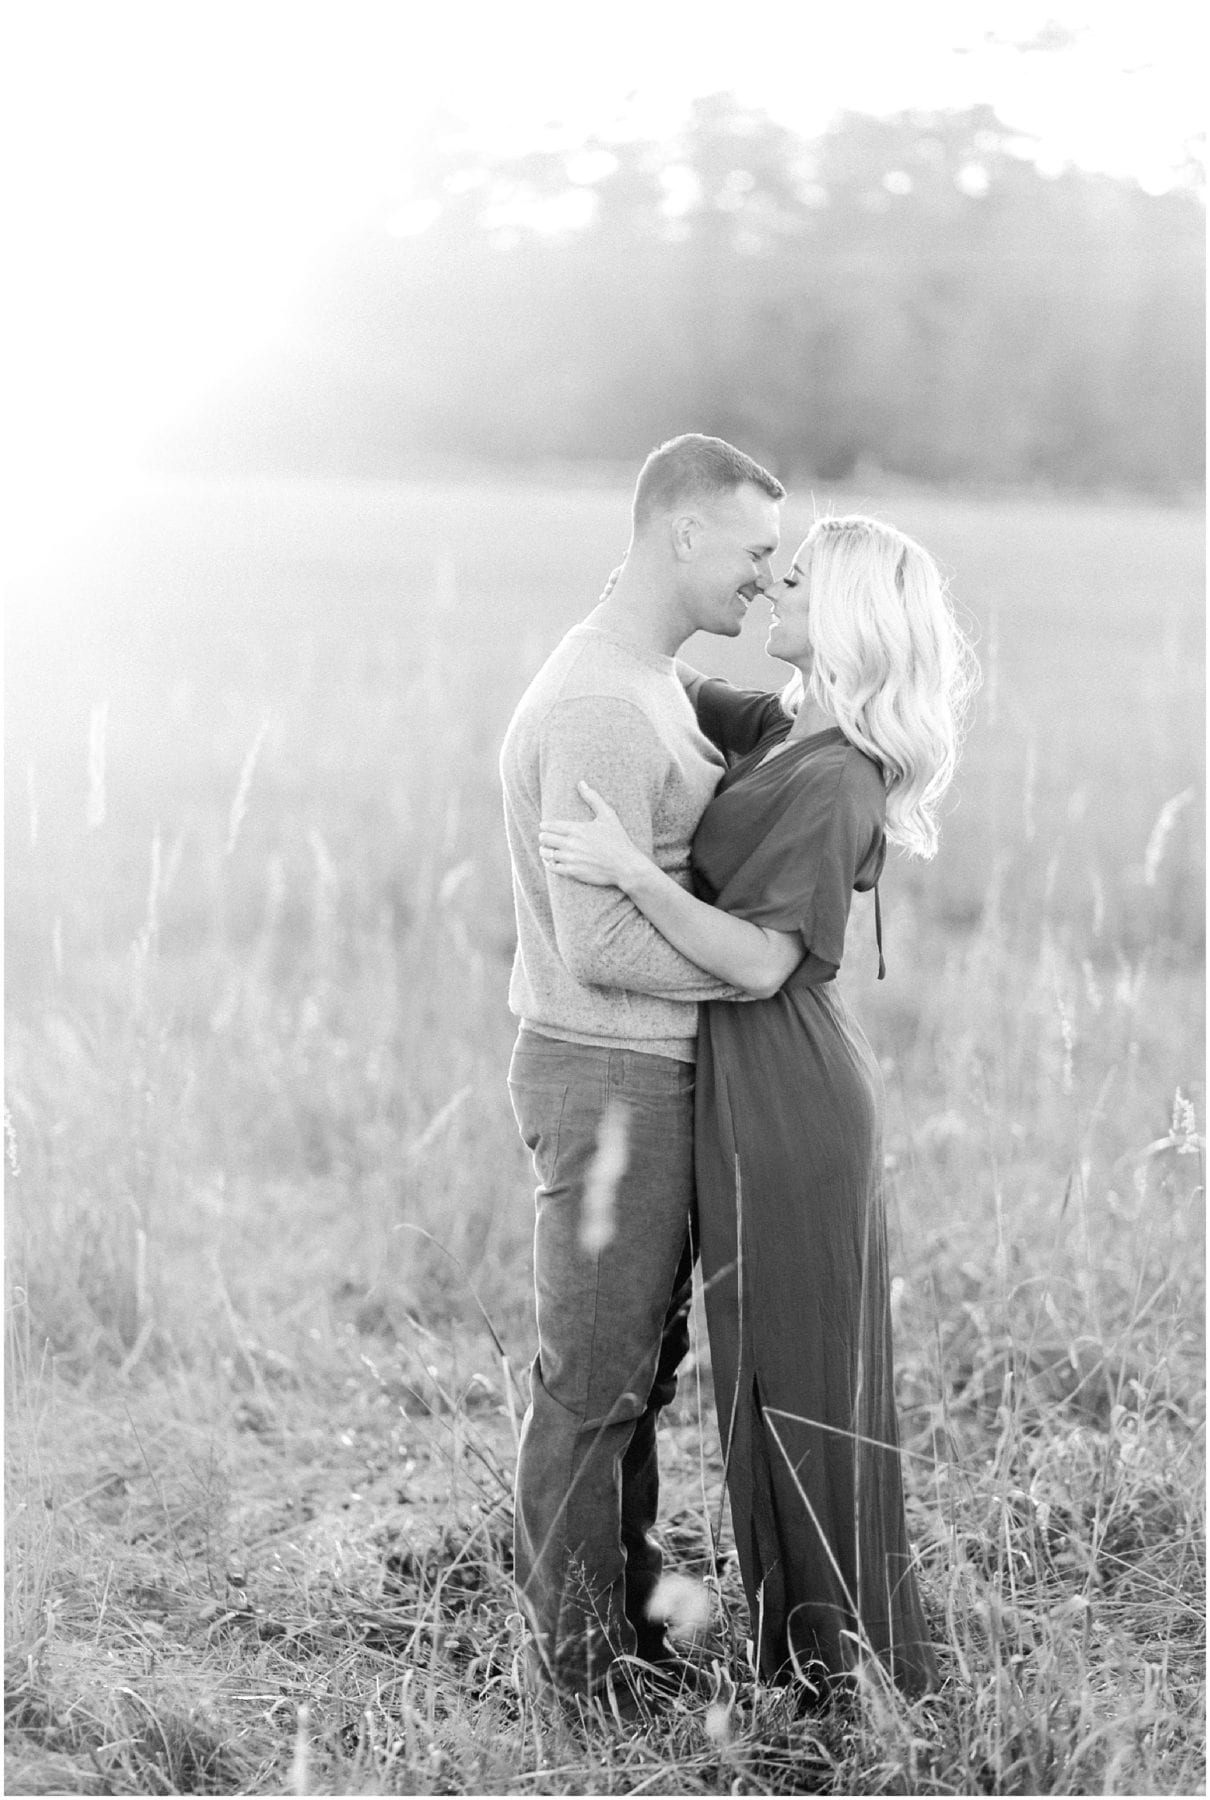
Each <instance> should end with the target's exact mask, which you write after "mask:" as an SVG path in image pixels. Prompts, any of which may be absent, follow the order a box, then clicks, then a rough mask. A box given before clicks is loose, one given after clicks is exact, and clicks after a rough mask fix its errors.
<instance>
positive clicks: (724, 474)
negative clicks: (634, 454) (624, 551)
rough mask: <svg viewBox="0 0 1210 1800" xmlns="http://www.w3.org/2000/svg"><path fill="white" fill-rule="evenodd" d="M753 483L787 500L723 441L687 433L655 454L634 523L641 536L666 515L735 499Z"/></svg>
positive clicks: (640, 487)
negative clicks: (690, 505) (712, 500)
mask: <svg viewBox="0 0 1210 1800" xmlns="http://www.w3.org/2000/svg"><path fill="white" fill-rule="evenodd" d="M749 482H751V484H752V485H753V486H754V487H758V488H760V489H761V490H762V491H763V492H764V493H766V494H768V496H769V498H770V499H771V500H784V499H785V497H786V490H785V488H784V487H783V486H782V484H781V482H780V481H779V480H778V479H777V477H776V475H770V473H769V471H768V469H762V468H761V466H760V464H759V463H758V462H753V460H752V458H751V457H750V456H745V455H744V453H743V451H742V450H737V449H736V448H735V445H734V444H728V443H726V442H725V441H724V440H723V439H722V438H716V437H702V436H701V434H700V433H699V432H696V431H687V432H685V433H684V435H683V436H681V437H674V438H669V440H668V442H667V443H666V444H661V445H660V447H659V449H658V450H653V451H652V452H651V455H650V456H649V457H648V458H647V461H646V462H645V463H644V464H643V467H642V468H641V469H640V470H639V479H638V481H637V482H636V483H635V489H634V505H633V508H632V517H633V520H634V528H635V530H636V531H639V530H641V529H642V527H643V526H644V525H646V524H647V523H648V522H649V521H650V520H651V519H654V518H656V517H657V516H658V515H659V514H660V513H667V512H674V511H675V510H676V508H677V507H678V506H683V505H684V504H685V503H686V502H690V501H693V500H702V499H706V498H707V497H708V496H709V495H712V494H727V493H733V492H734V491H735V489H736V488H741V487H744V486H745V485H746V484H747V483H749Z"/></svg>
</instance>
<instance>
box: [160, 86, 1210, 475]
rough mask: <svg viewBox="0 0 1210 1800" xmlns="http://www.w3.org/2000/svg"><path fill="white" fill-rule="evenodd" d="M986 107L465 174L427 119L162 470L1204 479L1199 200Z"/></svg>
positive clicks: (1191, 187) (618, 150)
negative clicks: (373, 200)
mask: <svg viewBox="0 0 1210 1800" xmlns="http://www.w3.org/2000/svg"><path fill="white" fill-rule="evenodd" d="M1032 148H1033V147H1032V145H1031V144H1030V142H1029V140H1027V139H1024V138H1023V137H1022V136H1021V134H1019V133H1017V132H1015V131H1014V130H1013V129H1012V128H1011V127H1010V126H1008V125H1006V124H1005V123H1004V122H1003V121H1002V120H1000V119H999V118H998V117H997V116H996V114H995V113H994V112H993V111H992V110H991V109H990V108H989V107H986V106H976V107H972V108H969V109H966V110H964V111H960V112H932V113H921V112H906V113H901V114H898V115H896V116H894V117H868V116H864V115H859V114H846V115H843V116H841V117H839V118H837V119H836V121H835V122H834V123H833V124H832V126H831V127H830V128H829V129H828V130H827V131H826V132H825V133H824V134H823V135H822V136H820V137H818V138H815V139H811V140H808V139H804V138H802V137H800V136H798V135H796V134H795V133H794V132H792V131H790V130H789V129H788V128H787V127H785V126H784V125H781V124H779V123H778V122H776V121H775V120H773V119H771V118H770V117H768V116H767V115H766V114H764V113H762V112H759V111H756V110H753V109H750V108H747V107H745V106H743V105H741V104H740V103H739V102H738V101H737V100H736V99H735V98H734V97H733V96H731V95H726V94H719V95H714V96H711V97H710V98H707V99H704V100H699V101H697V102H695V103H694V105H693V108H692V110H691V112H690V114H689V116H688V117H687V119H686V120H685V122H684V125H683V128H682V130H681V132H680V133H679V136H678V137H677V139H676V140H675V141H674V142H668V141H663V142H655V141H653V140H648V139H642V138H638V137H629V138H628V137H623V136H619V137H617V138H616V139H614V140H610V141H603V140H600V139H598V140H593V141H590V142H587V143H583V144H579V145H574V146H569V145H567V144H566V143H552V144H547V145H544V146H541V147H538V148H535V149H533V150H530V151H528V152H526V153H524V154H513V155H505V154H502V153H499V152H496V153H488V152H487V151H486V150H484V149H483V148H482V147H481V146H479V145H477V144H476V142H475V140H474V137H473V135H472V134H471V133H470V132H469V131H468V130H466V129H465V128H459V127H458V125H457V124H456V122H454V121H450V120H447V121H444V122H442V121H433V120H430V121H427V122H426V124H425V126H424V128H423V130H422V131H419V132H418V133H417V137H416V140H415V142H414V144H413V145H412V149H411V154H410V156H409V157H408V168H409V183H408V186H407V188H406V189H405V190H404V191H402V192H401V193H400V194H399V195H398V196H395V197H393V198H392V201H391V203H390V205H387V206H384V208H383V211H382V216H381V218H380V219H379V220H377V221H376V222H375V224H374V225H373V226H372V227H370V228H367V229H366V230H364V231H363V232H361V233H359V234H357V235H356V236H355V237H351V238H349V239H347V240H345V241H344V242H342V243H340V244H338V245H334V246H332V247H331V248H330V249H329V251H328V252H327V253H326V254H325V257H324V258H323V260H322V262H321V263H319V264H318V265H317V266H316V267H315V269H314V270H313V272H312V276H311V278H310V280H309V281H308V283H307V284H306V286H305V288H304V289H303V291H301V292H300V294H299V296H298V299H297V305H296V309H295V317H294V321H293V330H292V334H291V342H290V346H289V348H288V349H279V350H278V351H277V352H275V353H274V354H273V355H272V356H270V357H267V358H264V359H263V360H262V361H261V362H260V363H259V364H258V365H257V366H255V367H250V368H248V369H245V370H244V371H242V372H241V373H240V375H239V377H238V378H236V379H234V380H233V381H232V382H231V384H230V385H229V386H228V387H227V388H226V389H225V390H224V391H222V392H220V393H216V394H213V395H212V396H211V397H210V398H209V401H208V403H207V405H206V407H205V408H204V409H203V410H202V411H200V412H199V413H198V414H197V415H196V416H194V417H193V418H191V419H189V420H182V421H179V422H178V424H177V425H176V426H175V427H174V428H173V430H172V431H170V432H168V433H165V434H164V436H163V437H162V438H161V440H160V443H159V445H158V446H157V454H158V456H159V458H160V460H162V461H165V462H168V463H174V464H177V465H180V464H182V463H183V464H189V465H192V466H199V465H203V466H215V465H220V466H231V465H238V466H243V467H259V468H294V469H304V470H309V471H324V472H344V473H359V474H377V475H385V474H393V473H398V472H403V471H407V470H411V469H414V468H416V467H417V466H420V465H423V463H424V461H425V459H426V458H432V457H439V456H446V455H449V456H458V457H470V458H475V459H487V460H494V461H500V462H517V461H525V462H534V461H545V460H552V459H559V460H569V461H576V460H593V461H600V460H610V461H612V460H624V461H627V462H633V461H634V460H635V459H636V458H639V457H641V456H642V455H644V454H645V453H646V451H647V450H648V449H649V448H650V447H651V446H652V445H653V444H655V443H657V442H659V441H660V440H661V439H662V438H664V437H667V436H669V435H671V434H672V433H675V432H678V431H682V430H699V431H708V432H715V433H717V434H719V435H720V436H723V437H728V438H731V439H733V440H734V441H735V442H737V443H739V444H741V445H742V446H743V447H744V448H745V449H747V450H749V451H750V452H751V453H752V454H754V455H756V456H759V457H761V458H762V459H764V460H766V461H767V462H768V463H769V464H770V466H772V467H774V468H775V469H776V470H777V471H778V472H779V473H780V474H781V475H782V476H783V478H784V479H786V480H794V481H801V480H803V479H808V478H811V477H814V478H816V479H818V480H821V481H822V480H843V479H846V478H848V477H850V476H852V475H853V474H854V472H855V471H857V470H859V469H861V468H863V467H864V468H869V467H878V468H882V469H885V470H888V471H895V472H898V473H901V474H903V475H906V476H911V477H917V478H923V479H926V480H987V481H993V482H1045V483H1049V484H1054V485H1059V486H1070V487H1086V488H1096V487H1102V488H1104V487H1131V488H1136V489H1140V490H1147V491H1153V492H1159V493H1177V492H1182V491H1187V490H1188V489H1190V488H1191V487H1193V486H1195V485H1196V484H1198V483H1200V482H1201V481H1203V480H1204V474H1205V450H1204V402H1203V393H1204V379H1205V338H1204V329H1203V308H1204V250H1203V245H1204V218H1205V214H1204V205H1203V199H1202V195H1201V193H1200V191H1199V190H1198V187H1197V183H1196V180H1195V179H1194V178H1193V176H1192V175H1190V176H1189V177H1188V178H1187V179H1185V180H1184V181H1178V182H1177V183H1176V184H1175V185H1174V186H1173V187H1172V188H1171V189H1170V190H1169V191H1167V192H1165V193H1160V194H1153V193H1149V192H1146V191H1144V190H1143V189H1142V188H1141V187H1140V186H1139V185H1138V184H1137V183H1134V182H1132V181H1128V180H1124V179H1118V178H1115V177H1111V176H1108V175H1104V174H1096V173H1092V172H1089V171H1086V170H1081V169H1077V168H1074V167H1069V168H1067V169H1065V170H1063V171H1062V172H1060V173H1058V174H1052V173H1047V172H1046V171H1044V170H1043V169H1042V168H1041V167H1039V165H1038V162H1037V161H1036V160H1035V158H1034V156H1033V154H1032Z"/></svg>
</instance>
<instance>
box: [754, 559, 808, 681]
mask: <svg viewBox="0 0 1210 1800" xmlns="http://www.w3.org/2000/svg"><path fill="white" fill-rule="evenodd" d="M810 559H811V550H810V539H809V538H808V539H807V540H806V541H805V542H803V543H802V544H800V545H799V547H798V551H797V554H796V555H795V558H794V561H793V562H792V563H791V564H790V567H789V568H788V569H787V570H786V572H785V574H784V575H783V576H782V578H781V580H780V581H775V582H774V583H773V586H772V587H771V588H770V589H769V590H768V594H767V598H768V600H769V602H770V604H771V605H772V607H773V621H772V623H771V625H770V626H769V635H768V637H767V638H766V640H765V649H766V650H767V651H768V653H769V655H770V656H776V657H777V658H778V660H779V661H780V662H787V663H793V664H794V666H795V668H799V669H804V668H805V666H809V664H810V661H811V637H810V632H809V630H808V615H809V611H810V595H811V560H810Z"/></svg>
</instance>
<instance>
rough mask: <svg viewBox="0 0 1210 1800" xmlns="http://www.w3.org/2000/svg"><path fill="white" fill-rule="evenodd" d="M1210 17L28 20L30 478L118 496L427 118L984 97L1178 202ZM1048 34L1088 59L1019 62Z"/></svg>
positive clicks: (365, 13) (16, 80) (471, 7)
mask: <svg viewBox="0 0 1210 1800" xmlns="http://www.w3.org/2000/svg"><path fill="white" fill-rule="evenodd" d="M1200 18H1201V9H1198V8H1195V7H1192V6H1190V5H1188V4H1187V3H1186V0H1147V3H1146V4H1145V5H1144V4H1140V3H1139V0H1130V3H1129V4H1115V0H1053V3H1052V4H1050V5H1046V4H1038V5H1035V4H1032V3H1031V0H926V4H925V5H924V6H908V5H904V4H903V3H902V0H898V3H897V4H893V5H891V4H886V5H871V4H869V3H868V0H867V4H865V5H861V6H852V7H842V6H839V5H830V6H828V7H826V8H825V7H822V6H821V7H817V8H816V7H811V6H809V5H808V4H807V0H765V3H764V4H761V5H757V6H754V7H750V8H738V7H735V6H726V7H722V6H720V7H719V8H717V9H714V8H710V7H708V6H707V5H705V4H703V0H693V3H692V4H688V3H684V0H666V3H664V4H661V0H608V3H602V4H599V5H598V6H596V7H587V6H584V5H573V4H570V3H569V0H510V3H509V4H501V0H488V3H485V0H464V3H462V4H456V3H455V4H450V3H448V0H446V3H445V4H442V0H396V3H395V4H388V3H385V0H377V3H372V0H290V3H288V4H287V3H285V0H238V3H235V4H233V3H232V0H204V3H199V0H154V3H149V0H143V3H141V4H140V3H137V0H75V3H74V4H73V3H67V4H57V5H56V4H53V3H52V0H46V3H45V4H32V5H27V6H25V7H24V8H22V9H17V11H16V17H15V21H14V23H13V24H12V25H11V26H10V31H9V58H8V60H9V64H10V78H9V79H10V86H11V87H12V89H13V90H14V91H13V93H12V94H11V96H10V98H9V101H8V106H7V124H6V126H5V130H6V132H7V134H8V139H9V143H8V150H9V155H8V162H7V166H8V168H9V169H10V171H11V172H12V176H13V178H12V179H10V194H11V199H10V215H9V227H10V230H9V240H10V242H12V241H13V239H14V238H15V240H16V244H17V248H18V257H17V260H16V261H15V262H14V263H12V264H10V266H11V267H13V268H16V269H17V270H18V271H19V281H20V288H19V291H18V293H17V295H16V304H15V310H14V311H11V312H10V331H9V339H10V343H12V344H13V345H15V346H16V347H17V355H18V359H19V360H18V365H17V367H16V369H15V371H14V373H13V375H12V376H10V380H9V412H10V417H11V418H12V419H13V422H14V426H15V430H14V440H15V443H16V445H17V448H18V453H19V463H20V466H21V470H22V472H23V474H24V476H25V478H26V485H27V486H28V487H31V488H32V487H33V486H35V485H41V486H42V487H43V488H44V487H46V485H47V484H48V483H49V484H53V485H54V486H55V488H56V490H57V492H58V494H59V496H60V499H62V496H63V495H64V494H65V492H66V491H67V489H68V488H69V487H71V488H72V490H73V493H74V500H73V505H76V506H78V504H79V502H80V500H81V498H82V497H83V496H84V495H86V494H91V496H92V498H93V500H94V501H96V502H98V503H99V501H100V499H101V498H103V497H104V493H105V481H104V480H103V479H102V478H101V477H100V476H98V474H97V471H98V469H100V468H104V469H106V470H107V471H108V481H109V484H110V486H112V485H113V484H114V483H120V482H121V480H122V479H124V474H125V471H126V470H127V469H128V468H129V467H130V466H131V464H132V463H133V461H134V459H135V456H136V453H137V447H138V443H139V441H140V439H141V437H142V436H143V434H144V433H145V432H146V431H147V429H148V428H149V427H151V426H154V424H155V423H156V422H157V421H159V420H161V419H165V418H170V417H171V416H172V415H173V414H174V412H176V411H177V409H178V408H179V407H180V406H181V405H182V403H185V402H187V401H188V399H189V397H190V396H191V395H194V394H197V393H199V392H202V391H204V389H205V387H206V386H207V384H208V383H209V382H210V381H212V380H213V379H214V378H215V376H216V375H219V374H221V373H222V372H223V371H224V370H225V369H227V368H230V367H231V366H232V365H233V364H235V363H237V362H238V361H239V360H240V358H241V357H242V355H244V354H245V353H246V352H248V351H250V350H254V349H255V348H256V347H257V346H258V345H259V344H261V343H264V342H266V341H268V340H271V339H272V337H273V335H274V333H275V331H276V329H277V327H278V325H279V321H280V320H281V318H282V315H283V312H284V309H285V307H286V304H287V301H288V298H289V295H290V292H291V289H292V286H293V284H294V282H295V281H296V279H297V277H298V274H299V271H300V270H301V268H302V267H303V266H304V265H305V262H306V260H307V257H308V255H309V253H310V252H311V251H312V250H313V249H314V247H315V246H316V245H317V244H319V243H321V242H322V241H323V240H324V239H325V238H327V237H329V236H331V235H332V234H333V233H334V232H338V231H340V230H342V229H344V228H347V227H348V226H350V225H351V224H355V223H356V222H357V221H358V220H359V219H361V218H363V217H364V216H365V215H366V214H367V213H368V212H369V211H370V210H372V208H373V206H374V204H375V202H376V200H377V199H378V198H379V196H380V194H382V193H383V192H384V191H391V190H395V191H397V190H398V187H399V181H400V177H401V175H402V174H404V173H405V169H404V166H403V160H402V159H403V151H402V145H403V143H404V141H405V140H406V137H407V134H408V132H409V130H410V129H411V127H412V125H413V123H414V121H415V120H416V118H417V116H423V115H424V114H426V113H427V112H428V111H429V110H430V109H431V108H432V107H433V106H434V105H444V106H446V107H448V108H449V109H450V110H451V111H452V112H454V113H456V114H458V115H460V116H462V117H466V118H468V119H470V120H472V121H473V122H474V123H475V124H476V125H477V126H479V127H481V128H486V129H489V130H490V131H491V133H492V134H493V135H494V136H496V137H498V138H499V139H501V140H503V141H507V142H512V143H516V144H518V145H523V144H525V143H528V142H530V141H532V139H533V138H534V136H535V135H537V134H538V133H540V131H541V128H542V127H543V125H545V124H546V123H548V122H551V121H560V122H563V123H565V124H567V125H568V126H570V127H571V129H572V130H573V132H580V131H582V132H583V133H584V134H585V135H588V134H589V133H591V132H594V131H595V132H608V131H609V130H610V128H611V127H612V126H614V125H615V124H616V123H617V122H618V121H619V120H620V119H621V118H622V117H623V116H624V115H627V116H629V117H631V118H632V119H633V120H634V121H635V124H636V125H637V126H638V127H640V128H642V129H645V130H647V131H650V132H652V133H654V134H660V133H661V132H664V131H671V130H672V129H674V128H675V125H676V123H677V121H678V119H679V118H680V117H681V116H682V115H683V112H684V110H685V108H686V106H687V103H688V101H689V100H690V99H691V98H692V97H693V96H694V95H698V94H707V93H711V92H714V91H716V90H718V89H723V88H729V89H733V90H734V91H736V92H737V93H738V94H739V95H740V97H741V98H742V99H744V100H746V101H748V102H750V103H752V104H755V105H759V106H763V107H765V108H766V109H767V110H768V111H770V112H771V113H773V114H774V115H775V116H776V117H778V118H780V119H782V120H783V121H784V122H785V123H786V124H788V125H790V126H792V127H793V128H795V129H796V130H798V131H801V132H802V133H804V134H807V135H810V134H812V133H814V132H817V131H819V130H820V129H822V128H823V126H824V125H826V123H827V121H828V119H829V118H830V117H831V116H832V115H833V114H834V113H835V112H836V111H838V110H840V109H841V108H849V109H854V110H859V111H871V112H879V111H891V110H898V109H900V108H904V107H910V106H926V107H930V106H961V105H966V104H969V103H971V102H974V101H976V100H986V101H989V102H991V103H992V104H993V105H994V106H996V108H997V109H998V110H999V112H1000V114H1001V116H1002V117H1004V118H1005V119H1006V120H1007V121H1008V122H1009V123H1012V124H1015V125H1019V126H1021V127H1022V128H1023V129H1026V130H1029V131H1032V132H1034V133H1036V134H1038V135H1039V136H1040V137H1041V138H1042V139H1043V141H1044V145H1045V150H1046V155H1047V157H1048V158H1049V159H1051V160H1053V162H1054V163H1055V164H1056V165H1058V164H1061V163H1062V162H1063V161H1064V160H1067V159H1071V160H1075V161H1078V162H1081V163H1085V164H1088V165H1089V166H1094V167H1099V168H1105V169H1109V170H1112V171H1114V172H1116V173H1122V174H1133V175H1136V176H1137V177H1138V178H1139V179H1141V180H1143V181H1144V182H1145V183H1146V184H1147V185H1149V186H1154V187H1162V186H1163V185H1165V183H1166V181H1167V179H1168V176H1169V172H1170V171H1171V169H1172V168H1173V167H1174V166H1176V165H1177V164H1179V163H1180V161H1181V160H1182V154H1183V147H1184V144H1185V142H1186V141H1187V140H1188V138H1189V137H1190V136H1192V135H1193V134H1194V133H1196V132H1198V131H1200V130H1202V129H1203V128H1204V118H1203V102H1202V97H1201V88H1202V85H1203V82H1204V73H1205V66H1206V64H1205V28H1204V26H1202V25H1201V23H1200ZM1049 21H1055V22H1057V23H1058V24H1059V25H1060V26H1061V27H1064V28H1066V30H1067V31H1068V32H1070V33H1074V34H1075V38H1074V42H1073V43H1071V45H1070V46H1069V47H1067V48H1060V49H1052V50H1036V51H1033V52H1030V53H1028V54H1022V53H1021V52H1019V51H1018V50H1016V49H1014V48H1012V47H1011V43H1012V41H1013V40H1017V41H1020V40H1023V39H1030V38H1032V37H1034V36H1035V35H1036V34H1037V33H1039V32H1040V31H1042V30H1043V28H1044V27H1046V26H1047V24H1048V22H1049ZM1194 21H1196V22H1194ZM10 304H11V303H10ZM31 504H32V501H31ZM62 510H64V509H62V508H61V511H62ZM35 517H36V515H35V514H34V513H30V512H28V511H27V518H28V521H29V524H30V526H31V527H32V526H33V525H34V523H35ZM39 528H40V525H39Z"/></svg>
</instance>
